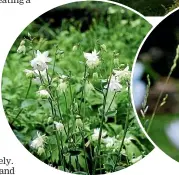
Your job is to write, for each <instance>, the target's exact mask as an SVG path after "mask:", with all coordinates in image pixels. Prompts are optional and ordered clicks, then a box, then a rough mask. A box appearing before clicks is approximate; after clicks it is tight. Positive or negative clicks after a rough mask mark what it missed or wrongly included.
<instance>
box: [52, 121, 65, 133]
mask: <svg viewBox="0 0 179 175" xmlns="http://www.w3.org/2000/svg"><path fill="white" fill-rule="evenodd" d="M53 123H54V125H55V127H56V129H57V131H63V129H64V125H63V124H62V123H60V122H56V121H54V122H53Z"/></svg>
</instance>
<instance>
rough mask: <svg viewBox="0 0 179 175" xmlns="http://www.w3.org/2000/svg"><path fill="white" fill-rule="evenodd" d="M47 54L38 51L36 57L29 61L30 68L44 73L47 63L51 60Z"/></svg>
mask: <svg viewBox="0 0 179 175" xmlns="http://www.w3.org/2000/svg"><path fill="white" fill-rule="evenodd" d="M48 54H49V52H48V51H46V52H43V53H41V52H40V51H39V50H38V51H37V53H36V57H35V58H34V59H33V60H32V61H31V66H32V67H33V68H34V69H35V70H38V71H44V70H45V69H48V65H47V63H48V62H50V61H51V60H52V59H51V58H49V57H48Z"/></svg>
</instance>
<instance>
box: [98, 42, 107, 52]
mask: <svg viewBox="0 0 179 175" xmlns="http://www.w3.org/2000/svg"><path fill="white" fill-rule="evenodd" d="M100 47H101V50H104V51H105V52H107V48H106V45H105V44H102V45H101V46H100Z"/></svg>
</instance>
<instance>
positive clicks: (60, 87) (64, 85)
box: [58, 80, 68, 93]
mask: <svg viewBox="0 0 179 175" xmlns="http://www.w3.org/2000/svg"><path fill="white" fill-rule="evenodd" d="M67 87H68V84H67V83H66V82H65V81H63V80H60V84H59V85H58V90H59V91H60V92H61V93H62V92H65V91H66V90H67Z"/></svg>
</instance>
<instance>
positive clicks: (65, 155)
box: [2, 2, 152, 174]
mask: <svg viewBox="0 0 179 175" xmlns="http://www.w3.org/2000/svg"><path fill="white" fill-rule="evenodd" d="M88 3H89V2H88ZM108 8H109V9H108V13H107V17H103V16H101V17H100V18H99V19H96V18H93V20H92V21H93V22H92V24H90V26H88V27H89V28H88V30H86V31H85V32H81V31H80V29H81V28H80V25H81V22H80V21H76V20H74V19H73V18H71V19H70V20H66V19H64V20H63V21H62V25H61V27H60V29H59V28H57V29H55V28H51V27H50V26H48V24H47V23H45V24H44V25H43V26H41V25H39V24H38V23H36V22H33V23H32V24H30V25H29V26H28V27H27V28H26V29H25V30H24V31H23V32H22V34H21V35H20V36H19V38H18V39H17V41H16V42H15V43H14V45H13V47H12V49H11V50H10V53H9V55H8V58H7V61H6V65H5V68H4V72H3V82H2V94H3V97H2V98H3V104H4V109H5V112H6V116H7V118H8V121H9V123H10V126H11V127H12V129H13V131H14V133H15V135H16V136H17V138H18V139H19V140H20V141H21V142H22V144H23V145H24V146H25V147H26V148H27V149H28V150H29V151H30V152H31V153H32V154H34V155H35V156H36V157H37V158H39V159H40V160H42V161H44V162H45V163H47V164H49V165H51V166H53V167H55V168H57V169H60V170H63V171H67V172H73V173H77V174H99V173H100V174H101V173H107V172H114V171H118V170H121V169H123V168H125V167H128V166H130V165H132V164H134V163H136V162H137V161H139V160H140V159H142V158H143V157H144V156H145V155H147V154H148V153H149V152H150V151H151V149H152V146H151V145H150V144H149V141H148V140H147V139H146V137H145V136H144V135H143V133H142V131H141V130H140V128H139V126H138V124H137V121H136V119H135V115H134V113H133V108H132V106H131V99H130V94H129V90H130V69H131V65H132V62H133V59H132V58H134V56H135V53H136V51H137V48H138V45H139V44H140V42H141V40H142V39H143V38H144V36H145V34H146V32H147V31H148V30H149V29H150V26H149V25H148V24H147V22H146V21H144V20H142V19H140V18H139V17H138V16H136V15H134V14H133V13H132V12H130V11H126V10H125V9H123V8H119V7H116V6H113V5H111V6H110V7H108ZM104 20H105V21H106V24H104ZM116 21H119V22H117V23H116ZM42 29H43V30H42ZM134 31H135V32H134ZM19 43H20V45H19ZM129 48H130V49H129ZM39 50H40V51H41V52H40V51H39ZM46 50H48V51H46ZM16 51H17V52H18V53H17V52H16ZM19 63H20V64H19Z"/></svg>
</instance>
